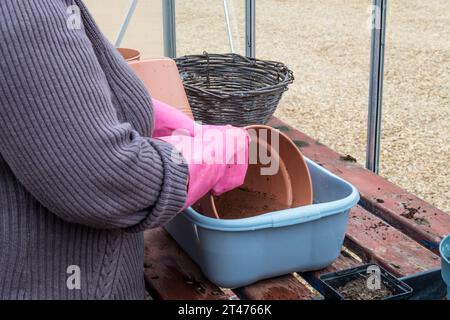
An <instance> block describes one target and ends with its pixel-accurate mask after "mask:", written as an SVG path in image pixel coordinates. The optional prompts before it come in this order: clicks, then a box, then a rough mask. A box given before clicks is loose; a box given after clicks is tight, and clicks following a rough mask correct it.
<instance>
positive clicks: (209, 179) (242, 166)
mask: <svg viewBox="0 0 450 320" xmlns="http://www.w3.org/2000/svg"><path fill="white" fill-rule="evenodd" d="M158 139H160V140H163V141H166V142H168V143H170V144H171V145H173V146H174V147H175V149H176V150H178V151H179V152H180V153H181V154H182V155H183V157H184V159H185V160H186V161H187V164H188V167H189V184H188V192H187V198H186V203H185V205H184V208H183V210H184V209H186V208H188V207H189V206H191V205H192V204H194V203H195V202H197V201H198V200H200V199H201V198H202V197H203V196H204V195H205V194H207V193H208V192H209V191H211V192H212V193H213V194H214V195H219V194H222V193H224V192H227V191H230V190H233V189H235V188H237V187H239V186H240V185H242V184H243V183H244V180H245V175H246V173H247V168H248V146H249V142H250V137H249V135H248V133H247V131H246V130H245V129H242V128H235V127H232V126H202V130H201V132H200V133H199V134H197V135H195V136H194V137H190V136H186V135H183V134H181V135H176V134H174V135H172V136H168V137H159V138H158ZM177 159H178V160H177ZM173 160H174V161H179V157H175V156H174V159H173Z"/></svg>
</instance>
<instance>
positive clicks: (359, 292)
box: [337, 276, 392, 300]
mask: <svg viewBox="0 0 450 320" xmlns="http://www.w3.org/2000/svg"><path fill="white" fill-rule="evenodd" d="M337 291H338V292H339V293H340V294H341V295H342V296H343V297H344V299H346V300H381V299H384V298H387V297H390V296H391V295H392V291H391V290H390V289H389V288H388V287H386V285H385V284H384V283H383V281H381V283H380V288H379V289H370V288H369V287H368V285H367V278H366V277H364V276H360V277H358V278H356V279H354V280H351V281H349V282H347V283H346V284H345V285H343V286H341V287H338V288H337Z"/></svg>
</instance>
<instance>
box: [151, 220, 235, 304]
mask: <svg viewBox="0 0 450 320" xmlns="http://www.w3.org/2000/svg"><path fill="white" fill-rule="evenodd" d="M144 241H145V251H144V273H145V280H146V283H147V287H148V290H149V291H150V294H151V295H152V297H153V298H155V299H164V300H166V299H170V300H227V299H229V298H230V297H229V296H228V295H227V294H225V293H224V292H223V291H222V290H220V288H218V287H217V286H216V285H214V284H213V283H211V282H210V281H209V280H207V279H206V278H205V277H204V276H203V275H202V273H201V271H200V269H199V268H198V266H197V265H196V264H195V263H194V262H193V261H192V260H191V259H190V258H189V257H188V256H187V254H186V253H185V252H184V251H183V250H182V249H181V248H180V247H179V246H178V244H177V243H176V242H175V241H174V240H173V239H172V237H171V236H170V235H169V234H168V233H167V232H166V231H165V230H164V229H162V228H159V229H152V230H147V231H146V232H145V233H144Z"/></svg>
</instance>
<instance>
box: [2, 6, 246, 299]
mask: <svg viewBox="0 0 450 320" xmlns="http://www.w3.org/2000/svg"><path fill="white" fill-rule="evenodd" d="M72 5H77V6H78V7H79V8H80V12H81V18H82V26H81V28H71V27H70V26H71V24H68V23H67V21H68V18H69V16H68V13H67V12H68V11H69V12H70V10H68V8H69V7H70V6H72ZM0 40H1V43H0V54H1V57H2V58H1V59H0V97H1V98H0V298H1V299H142V298H143V297H144V293H145V292H144V280H143V271H142V268H143V234H142V232H143V231H144V230H145V229H148V228H154V227H159V226H162V225H164V224H165V223H166V222H168V221H169V220H171V219H172V218H173V217H174V216H175V215H176V214H178V213H180V212H181V211H182V209H183V208H186V207H187V206H189V205H191V204H192V203H194V202H195V201H196V200H198V199H199V198H200V197H201V196H202V195H204V194H205V193H206V192H207V191H209V190H213V191H214V192H216V193H221V192H224V191H227V190H230V189H232V188H234V187H236V186H238V185H239V184H241V183H242V181H243V177H244V175H245V170H246V164H245V163H244V164H241V165H239V164H234V163H231V164H230V163H228V164H221V163H219V162H217V163H214V161H212V162H211V161H205V159H204V158H203V156H201V157H200V161H192V159H194V158H195V160H198V159H199V155H198V154H195V153H194V154H191V153H189V152H187V151H186V150H184V148H183V146H186V145H187V144H194V145H195V144H205V143H206V141H205V139H204V133H201V134H197V133H196V132H197V131H203V132H205V131H206V132H207V131H208V130H210V129H212V128H211V127H204V128H203V127H202V128H201V129H204V130H197V129H199V127H198V126H197V125H195V124H193V123H192V122H191V121H190V120H186V118H184V116H182V115H180V114H178V113H177V112H176V111H174V110H173V109H171V108H170V107H168V106H165V105H163V104H159V103H158V106H157V108H155V110H154V111H153V107H152V102H151V99H150V97H149V96H148V93H147V92H146V90H145V88H144V87H143V84H142V83H141V82H140V81H139V80H138V79H137V78H136V76H135V75H134V74H133V73H132V72H131V71H130V69H129V67H128V65H127V64H126V63H125V61H124V60H123V59H122V58H121V57H120V56H119V55H118V54H117V53H116V50H115V49H114V48H113V47H112V46H111V44H110V43H109V42H108V41H107V40H106V39H105V38H104V36H103V35H102V34H101V33H100V31H99V29H98V28H97V26H96V25H95V23H94V21H93V19H92V17H91V16H90V15H89V14H88V12H87V10H86V8H85V6H84V5H83V3H82V2H81V0H75V1H68V0H67V1H66V0H46V1H35V0H21V1H17V0H2V1H1V2H0ZM158 118H159V119H158ZM171 119H173V122H171ZM178 126H182V127H183V128H181V129H184V130H185V132H187V133H186V134H185V135H172V134H173V132H172V131H173V129H178ZM156 129H158V130H156ZM214 129H217V130H219V131H224V130H231V131H232V132H233V133H234V134H235V136H237V137H238V138H240V139H241V141H245V143H244V144H241V145H240V146H238V147H236V148H235V149H234V150H233V152H234V153H233V155H232V157H235V156H236V154H237V153H238V152H240V151H243V150H244V151H245V152H246V149H247V146H248V137H247V136H246V133H245V132H244V130H241V129H237V128H230V127H217V128H214ZM154 130H155V131H158V132H159V133H164V134H163V135H165V136H160V135H156V136H157V137H156V136H155V135H153V136H152V132H153V131H154ZM180 143H181V144H180ZM179 152H181V155H183V157H184V160H185V161H175V160H176V158H177V156H176V155H178V160H179V159H180V157H179V156H180V153H179ZM174 155H175V156H174ZM210 156H212V157H214V156H215V155H214V154H212V155H210ZM233 159H234V158H233ZM228 160H229V159H227V161H228Z"/></svg>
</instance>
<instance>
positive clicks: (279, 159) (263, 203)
mask: <svg viewBox="0 0 450 320" xmlns="http://www.w3.org/2000/svg"><path fill="white" fill-rule="evenodd" d="M246 129H247V130H249V133H250V135H251V136H252V142H251V145H250V164H249V168H248V171H247V175H246V178H245V182H244V184H243V185H242V186H241V187H239V188H237V189H235V190H232V191H230V192H227V193H224V194H223V195H221V196H212V195H207V196H206V197H204V198H203V199H201V200H200V201H199V202H198V203H197V205H196V207H194V209H198V211H200V212H201V213H203V214H204V215H206V216H208V217H212V218H216V219H241V218H248V217H253V216H257V215H260V214H264V213H269V212H273V211H278V210H283V209H288V208H295V207H300V206H304V205H309V204H312V201H313V197H312V183H311V176H310V174H309V170H308V167H307V165H306V162H305V160H304V158H303V156H302V154H301V152H300V150H299V149H298V148H297V146H296V145H295V144H294V143H293V142H292V141H291V140H290V139H289V138H288V137H287V136H286V135H284V134H283V133H281V132H279V131H278V130H275V129H273V128H271V127H269V126H264V125H253V126H249V127H246ZM276 136H278V139H276ZM276 141H278V146H277V143H276ZM256 155H258V156H256ZM261 155H263V156H262V157H261ZM264 155H267V156H269V158H270V163H268V162H267V159H268V158H267V157H265V156H264ZM264 171H265V172H264ZM269 171H273V172H272V173H270V172H269ZM268 173H270V174H268Z"/></svg>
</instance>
